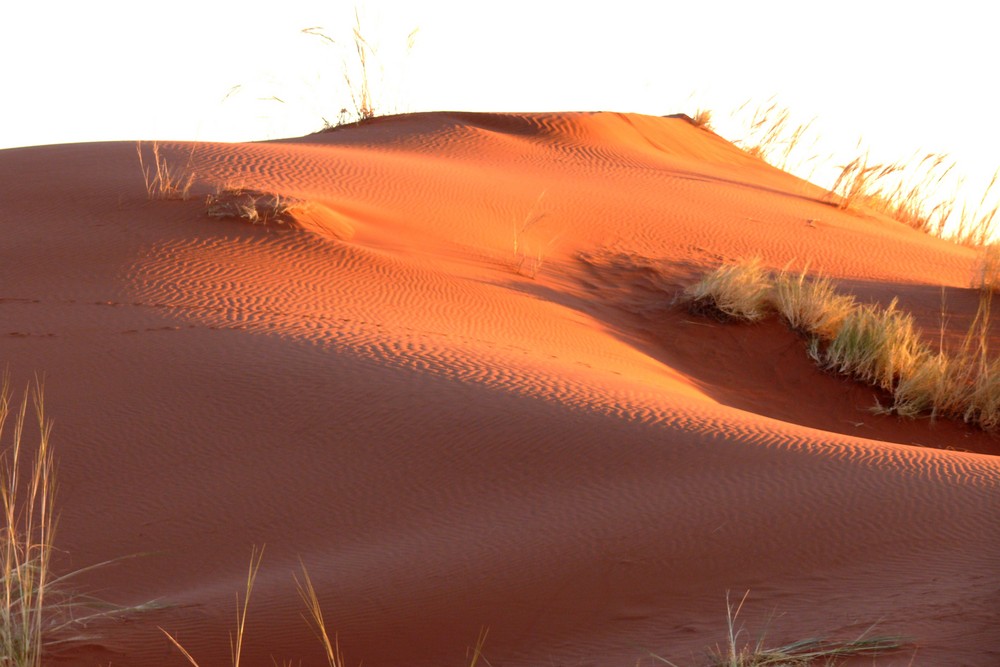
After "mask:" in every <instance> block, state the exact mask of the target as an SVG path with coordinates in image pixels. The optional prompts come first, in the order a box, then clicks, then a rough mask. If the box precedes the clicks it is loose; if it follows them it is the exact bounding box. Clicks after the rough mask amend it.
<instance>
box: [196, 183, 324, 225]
mask: <svg viewBox="0 0 1000 667" xmlns="http://www.w3.org/2000/svg"><path fill="white" fill-rule="evenodd" d="M305 206H306V203H305V202H303V201H301V200H299V199H295V198H293V197H282V196H281V195H277V194H274V193H270V192H261V191H259V190H251V189H247V188H234V187H225V188H222V189H220V190H219V191H218V192H217V193H216V194H214V195H209V196H208V197H207V198H206V200H205V212H206V214H207V215H208V216H209V217H212V218H235V219H242V220H246V221H247V222H250V223H251V224H254V225H270V224H276V225H286V224H288V223H290V222H291V220H292V215H291V214H292V211H294V210H296V209H302V208H304V207H305Z"/></svg>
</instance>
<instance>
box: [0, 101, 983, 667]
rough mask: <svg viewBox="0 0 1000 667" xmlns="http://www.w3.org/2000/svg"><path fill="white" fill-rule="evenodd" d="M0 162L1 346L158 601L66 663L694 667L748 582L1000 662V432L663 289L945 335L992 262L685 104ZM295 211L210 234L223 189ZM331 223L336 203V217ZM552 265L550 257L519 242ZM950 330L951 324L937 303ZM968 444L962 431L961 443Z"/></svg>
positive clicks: (134, 586) (97, 536) (827, 615)
mask: <svg viewBox="0 0 1000 667" xmlns="http://www.w3.org/2000/svg"><path fill="white" fill-rule="evenodd" d="M161 150H162V151H163V154H164V155H165V156H166V157H167V159H168V160H170V161H171V163H172V164H178V165H184V166H185V168H187V169H189V170H191V171H193V172H194V174H195V183H194V186H193V188H192V194H193V196H192V198H191V199H190V200H187V201H171V200H163V201H161V200H156V201H149V200H147V198H146V193H145V191H144V189H143V182H142V177H141V174H140V173H139V169H138V165H137V163H136V159H135V149H134V145H132V144H119V143H103V144H83V145H70V146H48V147H38V148H29V149H13V150H7V151H0V180H3V182H4V183H5V187H4V188H3V189H2V190H0V211H2V212H3V217H2V218H0V224H2V225H3V235H4V243H3V245H2V247H3V256H2V258H0V259H2V261H0V285H2V292H0V321H2V322H3V324H4V326H2V327H0V345H2V348H0V352H2V357H0V358H2V359H3V360H4V361H9V363H10V365H11V369H12V372H13V373H14V375H15V376H16V377H19V378H20V377H29V376H30V375H31V373H33V372H34V371H43V372H44V373H45V374H46V384H47V397H48V409H49V413H50V414H52V415H53V416H54V418H55V420H56V424H57V426H56V431H55V433H54V436H53V442H54V447H55V448H56V451H57V455H58V458H59V462H60V480H61V490H60V496H59V503H60V507H61V509H62V518H61V522H60V538H59V547H60V548H61V549H63V550H64V552H63V555H62V556H61V559H62V563H63V564H65V565H67V566H68V565H74V566H80V565H82V564H86V563H89V562H95V561H100V560H104V559H107V558H111V557H115V556H120V555H123V554H130V553H138V552H154V553H155V554H156V555H154V556H149V557H143V558H139V559H136V560H134V561H130V562H129V563H127V564H121V565H119V566H116V567H114V568H111V569H109V570H106V571H102V572H100V573H97V574H95V575H94V576H93V577H92V578H89V579H88V580H87V582H86V583H87V584H88V585H89V586H91V587H93V588H94V589H97V590H98V591H99V592H100V594H101V595H102V596H103V597H106V598H108V599H111V600H113V601H116V602H121V603H126V604H127V603H136V602H140V601H145V600H149V599H153V598H159V599H162V600H164V601H165V603H166V606H165V607H164V608H162V609H160V610H158V611H155V612H150V613H148V614H145V615H142V616H140V617H136V618H130V619H129V620H128V622H127V623H121V624H110V625H109V626H108V627H103V628H101V630H102V632H101V639H100V640H99V641H96V642H94V643H93V644H91V645H88V646H82V647H81V646H76V647H72V648H70V649H68V650H67V651H66V652H65V653H64V654H63V655H62V656H61V657H60V660H61V661H63V662H65V664H80V665H83V664H96V663H99V664H107V663H108V662H112V664H115V665H153V666H156V665H172V664H180V663H181V662H182V661H183V658H182V657H181V656H180V655H179V654H178V653H176V652H175V650H174V649H172V648H171V646H170V645H169V643H168V642H167V641H166V640H165V638H164V637H163V636H162V634H160V633H159V631H158V630H157V629H156V628H157V626H162V627H164V628H165V629H167V630H169V631H170V632H171V633H173V634H174V636H176V637H177V638H178V640H179V641H181V642H182V643H183V644H184V645H185V646H186V647H187V648H188V649H189V650H190V651H191V652H192V653H193V654H194V655H196V656H197V657H198V658H199V660H202V661H203V662H202V664H223V663H225V662H226V660H227V651H228V644H227V640H226V638H227V636H228V632H229V631H230V629H231V627H232V611H233V609H232V603H233V596H234V594H235V591H237V590H239V589H240V588H241V586H242V585H243V581H241V577H243V576H244V575H245V571H246V561H247V558H248V557H249V553H250V546H251V545H252V544H256V545H263V544H266V545H267V547H266V552H265V558H264V564H263V566H262V569H261V572H260V576H259V579H258V582H257V589H256V591H255V597H254V600H253V602H252V604H251V609H250V613H249V621H248V631H247V632H248V636H247V645H246V647H245V657H246V659H247V660H248V662H253V663H256V662H264V663H267V662H268V661H269V660H271V658H272V657H273V658H275V659H276V660H279V661H281V660H285V659H290V660H294V661H298V660H300V659H301V660H302V661H303V664H314V663H317V662H318V661H319V660H320V650H321V649H320V646H319V644H318V642H316V641H315V638H314V637H312V636H311V632H310V630H309V628H308V626H307V625H306V624H305V623H304V622H303V621H302V619H301V618H300V613H301V609H300V604H301V603H300V602H299V600H298V598H297V595H296V593H295V589H294V584H293V582H292V579H291V573H292V572H293V571H296V570H297V569H298V568H299V559H301V562H302V564H304V565H305V566H306V567H307V568H308V569H309V573H310V576H311V577H312V579H313V581H314V583H315V584H316V586H317V590H318V592H319V596H320V600H321V602H322V604H323V606H324V614H325V616H326V617H327V619H328V622H329V624H330V630H331V632H336V633H337V634H338V636H339V639H340V643H341V646H342V648H343V650H344V653H345V655H346V657H347V660H348V662H349V663H352V662H357V661H362V660H363V661H364V663H365V664H368V665H376V666H377V665H391V664H400V663H403V662H405V663H407V664H418V665H424V664H426V665H431V664H434V665H440V664H467V663H466V657H465V648H466V647H467V646H468V645H470V644H472V643H473V642H474V641H475V638H476V636H477V635H478V632H479V629H480V628H481V627H487V626H488V627H489V628H490V634H489V640H488V642H487V645H486V647H485V653H486V656H487V657H488V658H489V659H490V661H491V663H492V664H497V665H499V664H506V665H536V664H541V663H549V664H569V663H573V664H580V663H587V664H600V665H618V664H621V665H625V664H628V665H634V664H636V660H638V659H639V658H641V657H642V656H643V655H645V653H644V651H653V652H656V653H657V654H659V655H662V656H664V657H666V658H668V659H670V660H672V661H674V662H678V663H679V664H697V662H698V660H699V659H700V656H701V655H703V651H704V649H705V648H706V647H708V646H712V645H714V644H716V643H717V642H719V641H721V640H722V637H723V634H724V628H725V595H726V591H727V590H731V591H734V592H740V593H742V591H744V590H750V591H751V595H750V603H749V604H748V605H747V611H746V615H745V620H746V622H747V624H748V629H749V630H750V631H751V632H757V631H762V630H763V628H764V625H765V622H766V619H767V616H768V615H769V614H772V613H777V614H783V615H781V616H779V617H777V619H776V620H774V621H772V623H771V624H770V627H769V629H768V632H769V636H774V638H775V640H776V641H782V640H789V641H791V640H795V639H799V638H802V637H804V636H814V635H816V634H817V633H833V634H835V635H839V636H841V637H845V636H850V635H852V634H854V635H855V636H856V635H857V634H859V633H860V632H861V631H863V630H864V629H865V628H866V627H867V626H868V625H870V624H871V623H872V622H876V621H878V622H879V630H880V631H882V632H884V633H887V634H900V635H906V636H909V637H912V638H913V640H914V645H913V647H911V648H910V649H909V650H908V651H906V652H903V653H901V654H899V655H896V656H890V657H887V658H886V659H885V660H884V661H883V660H880V661H879V662H878V664H914V665H937V664H968V665H991V664H995V662H996V660H997V658H998V656H1000V636H998V635H997V633H996V631H995V629H994V626H995V617H996V611H997V604H998V602H997V600H996V595H995V585H994V584H993V582H994V581H995V580H996V577H997V574H998V569H1000V568H998V565H1000V563H998V561H997V557H996V556H995V553H996V552H997V549H996V547H997V545H998V543H1000V529H998V528H997V527H996V521H995V517H996V514H997V512H996V510H997V500H996V499H997V486H998V484H1000V481H998V480H1000V477H998V475H997V472H998V464H997V460H998V459H997V458H996V453H997V451H998V450H997V445H996V442H995V440H994V438H993V437H992V436H989V435H987V434H984V433H982V432H979V431H976V430H975V429H971V428H968V427H965V426H964V425H961V424H952V423H943V422H938V423H934V424H930V423H928V422H924V421H918V422H906V421H900V420H898V419H896V418H894V417H886V416H877V415H872V414H870V413H869V412H867V407H868V406H870V405H871V404H872V398H873V397H872V393H871V390H870V389H867V388H863V387H860V386H858V385H855V384H851V383H849V382H846V381H844V380H842V379H839V378H834V377H832V376H827V375H823V374H822V373H820V372H818V371H817V370H816V369H815V368H813V367H812V366H811V365H810V364H809V362H808V360H807V359H805V358H804V352H803V350H802V342H801V341H799V340H798V339H796V337H795V335H794V334H793V333H791V332H788V331H785V330H784V329H782V328H781V327H779V326H777V325H774V324H773V323H772V324H762V325H760V326H753V327H741V326H734V327H727V326H725V325H721V324H717V323H711V322H697V321H695V319H694V318H693V316H691V315H689V314H688V313H686V312H685V311H684V310H683V308H681V307H679V306H677V305H676V304H673V303H672V299H673V297H674V295H675V294H676V293H677V292H678V291H679V290H680V289H681V288H682V287H683V286H684V285H685V284H688V283H689V282H691V281H692V280H693V279H694V278H695V277H697V276H698V275H699V274H700V273H701V272H703V271H705V270H707V269H708V268H712V267H714V266H716V265H717V264H718V263H719V262H720V261H724V260H732V259H738V258H741V257H747V256H760V257H761V258H762V261H763V262H764V263H765V265H767V266H770V267H772V268H780V267H783V266H785V265H786V264H789V263H790V264H791V266H792V268H802V267H804V266H805V265H806V264H807V263H808V265H809V266H810V267H811V268H812V269H814V270H818V271H822V272H823V273H824V274H825V275H828V276H831V277H833V278H834V279H835V280H838V281H840V283H841V285H843V286H846V288H847V289H849V290H850V291H852V292H853V293H855V294H856V295H857V296H858V297H859V299H871V300H878V301H881V302H883V303H884V302H887V301H888V300H889V299H891V298H892V296H896V295H898V296H899V297H900V302H901V305H902V307H904V308H907V309H909V310H911V311H913V312H914V313H915V315H916V316H917V318H918V321H919V322H921V323H922V326H924V327H925V328H926V329H928V330H929V331H935V329H934V326H936V320H937V319H938V317H939V314H940V309H941V293H940V289H941V288H940V286H945V288H946V290H947V295H948V299H947V303H948V307H949V309H950V310H951V312H953V319H952V320H951V321H954V322H956V324H955V326H956V328H957V327H958V326H959V325H960V323H961V322H962V321H964V319H963V318H965V319H967V318H969V317H971V314H972V313H973V312H974V299H973V298H972V295H971V292H970V290H968V284H969V279H970V277H971V275H972V272H973V266H974V262H975V253H974V252H973V251H972V250H970V249H968V248H964V247H959V246H955V245H951V244H948V243H946V242H944V241H941V240H939V239H935V238H932V237H929V236H925V235H922V234H919V233H917V232H915V231H913V230H911V229H909V228H906V227H904V226H902V225H900V224H898V223H893V222H891V221H887V220H885V219H878V218H874V217H862V216H858V215H855V214H851V213H847V212H844V211H841V210H839V209H836V208H834V207H832V206H830V205H828V204H826V203H824V201H823V195H824V193H823V192H822V191H820V190H819V189H817V188H815V187H814V186H812V185H810V184H807V183H804V182H802V181H800V180H798V179H795V178H794V177H791V176H789V175H787V174H784V173H782V172H779V171H778V170H776V169H774V168H772V167H770V166H768V165H766V164H764V163H762V162H760V161H758V160H756V159H754V158H751V157H750V156H748V155H746V154H745V153H743V152H742V151H740V150H739V149H737V148H735V147H733V146H731V145H729V144H728V143H727V142H725V141H723V140H722V139H720V138H719V137H717V136H715V135H714V134H712V133H710V132H707V131H705V130H702V129H700V128H697V127H695V126H693V125H692V124H690V123H689V122H688V121H686V120H684V119H683V118H653V117H645V116H636V115H628V114H612V113H561V114H470V113H428V114H409V115H405V116H396V117H387V118H377V119H373V120H371V121H368V122H365V123H362V124H359V125H356V126H351V127H343V128H339V129H337V130H335V131H332V132H328V133H323V134H317V135H310V136H307V137H301V138H296V139H289V140H281V141H273V142H265V143H253V144H199V143H163V144H161ZM232 186H238V187H245V188H251V189H254V190H259V191H262V192H269V193H274V194H277V195H280V196H286V197H293V198H295V199H297V200H301V201H303V202H305V203H306V204H307V206H310V205H311V206H313V207H314V208H313V209H312V210H313V211H318V214H317V215H316V216H315V217H314V218H312V219H309V220H300V221H299V223H300V224H297V225H294V227H295V228H290V229H281V228H276V227H275V226H263V225H253V224H249V223H247V222H246V221H242V220H228V219H212V218H209V217H208V216H207V215H206V213H205V204H204V197H205V196H206V195H207V194H211V193H214V192H216V191H217V190H218V189H220V188H224V187H232ZM306 210H309V209H308V208H307V209H306ZM525 258H529V259H530V260H531V262H532V263H531V265H530V269H531V270H530V271H529V270H527V269H526V267H525V264H524V259H525ZM949 326H951V325H950V324H949ZM957 450H967V451H957Z"/></svg>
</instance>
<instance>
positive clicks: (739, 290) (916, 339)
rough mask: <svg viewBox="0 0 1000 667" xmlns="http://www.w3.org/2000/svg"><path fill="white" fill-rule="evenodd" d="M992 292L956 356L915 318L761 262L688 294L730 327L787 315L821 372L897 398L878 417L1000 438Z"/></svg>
mask: <svg viewBox="0 0 1000 667" xmlns="http://www.w3.org/2000/svg"><path fill="white" fill-rule="evenodd" d="M992 294H993V292H992V290H991V289H981V290H980V291H979V295H980V299H979V305H978V308H977V312H976V315H975V317H974V319H973V321H972V323H971V324H970V326H969V328H968V330H967V331H966V333H965V336H964V339H963V342H962V344H961V345H960V346H958V349H957V350H954V351H951V352H948V351H946V350H945V349H944V348H943V345H939V349H938V350H934V349H933V348H932V347H931V346H930V345H928V343H927V341H926V339H925V336H924V335H923V333H922V332H921V331H920V330H919V329H918V328H917V327H916V325H915V323H914V320H913V317H912V316H911V315H910V314H908V313H905V312H903V311H901V310H900V309H899V308H898V302H897V300H896V299H893V300H892V301H891V302H890V303H889V304H888V305H887V306H885V307H880V306H877V305H875V304H858V303H856V301H855V300H854V298H853V297H851V296H847V295H842V294H838V293H837V292H836V291H835V289H834V287H833V284H832V282H831V281H830V280H829V279H827V278H822V277H815V278H807V277H806V274H805V272H803V273H801V274H798V275H793V274H789V273H788V272H786V271H780V272H777V273H776V274H772V273H770V272H768V271H767V270H765V269H764V268H763V267H762V265H761V263H760V261H759V260H757V259H754V260H749V261H743V262H739V263H735V264H728V265H722V266H720V267H719V268H718V269H716V270H715V271H712V272H710V273H708V274H706V275H705V276H704V277H702V279H701V280H699V281H698V282H697V283H696V284H694V285H692V286H690V287H688V288H687V289H686V290H685V291H684V293H683V295H682V298H683V300H685V301H686V302H687V303H688V305H689V308H690V309H691V310H692V311H694V312H698V313H702V314H709V315H711V314H716V315H718V316H720V317H721V318H722V319H731V320H742V321H749V322H753V321H757V320H760V319H761V318H762V317H764V316H766V315H767V314H770V313H777V314H779V315H780V316H781V317H782V318H783V319H784V320H785V321H786V323H788V325H789V326H790V327H791V328H793V329H795V330H797V331H799V332H801V333H803V334H804V335H806V336H808V337H809V338H810V340H809V347H808V350H809V355H810V356H811V357H812V358H813V360H814V361H816V363H817V364H818V365H820V366H821V367H822V368H824V369H827V370H831V371H833V372H836V373H840V374H844V375H849V376H851V377H853V378H855V379H858V380H861V381H863V382H867V383H869V384H871V385H874V386H877V387H879V388H881V389H883V390H885V391H886V392H888V393H889V394H890V395H891V396H892V402H891V404H889V405H887V406H883V405H877V406H876V407H875V408H874V409H875V410H876V411H879V412H886V413H894V414H897V415H900V416H904V417H919V416H929V417H931V418H932V419H933V418H937V417H948V418H953V419H961V420H964V421H965V422H967V423H970V424H975V425H977V426H979V427H980V428H983V429H985V430H995V429H997V428H1000V359H997V358H993V357H992V356H991V354H990V350H989V327H990V317H991V310H992Z"/></svg>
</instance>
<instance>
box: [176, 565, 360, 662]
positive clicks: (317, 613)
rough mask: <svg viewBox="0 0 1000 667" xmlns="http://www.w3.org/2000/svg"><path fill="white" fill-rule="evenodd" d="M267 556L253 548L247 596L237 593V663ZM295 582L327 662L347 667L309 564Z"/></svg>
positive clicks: (232, 642)
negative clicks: (326, 619) (325, 617)
mask: <svg viewBox="0 0 1000 667" xmlns="http://www.w3.org/2000/svg"><path fill="white" fill-rule="evenodd" d="M263 557H264V549H263V548H262V549H261V550H260V551H257V549H256V548H254V549H252V550H251V552H250V567H249V570H248V572H247V583H246V589H245V591H244V593H243V600H242V601H241V600H240V596H239V595H237V596H236V634H235V636H230V638H229V649H230V657H231V659H232V665H233V667H240V660H241V659H242V653H243V639H244V631H245V629H246V622H247V609H248V607H249V606H250V595H251V593H253V586H254V582H255V581H256V580H257V572H258V571H259V570H260V563H261V560H262V559H263ZM295 583H296V586H297V588H298V591H299V597H301V598H302V601H303V602H304V603H305V605H306V609H307V610H308V611H309V617H308V618H306V621H307V622H308V623H309V625H310V626H311V627H312V629H313V630H314V631H315V632H316V636H317V637H319V639H320V641H321V642H322V644H323V651H324V654H325V656H326V660H327V664H328V665H329V667H344V657H343V655H342V654H341V652H340V646H339V645H338V644H337V640H336V638H334V639H333V640H331V639H330V635H329V634H328V633H327V630H326V624H325V623H324V622H323V610H322V609H321V607H320V603H319V596H318V595H316V589H315V588H314V587H313V584H312V580H311V579H310V578H309V573H308V572H307V571H306V566H305V565H302V582H299V580H298V578H297V577H296V578H295ZM160 632H162V633H163V634H164V635H166V636H167V639H169V640H170V643H172V644H173V645H174V646H175V647H176V648H177V650H178V651H180V652H181V654H182V655H183V656H184V657H185V658H187V660H188V662H190V663H191V664H192V665H193V666H194V667H199V664H198V661H197V660H195V659H194V657H193V656H192V655H191V654H190V653H189V652H188V650H187V649H185V648H184V646H183V645H182V644H181V643H180V642H179V641H178V640H177V639H176V638H175V637H174V636H173V635H171V634H170V633H169V632H167V631H166V630H164V629H163V628H160Z"/></svg>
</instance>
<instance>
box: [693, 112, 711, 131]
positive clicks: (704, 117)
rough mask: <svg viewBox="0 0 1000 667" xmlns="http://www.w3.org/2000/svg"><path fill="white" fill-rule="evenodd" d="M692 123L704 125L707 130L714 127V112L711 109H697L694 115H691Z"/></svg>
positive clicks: (699, 125) (696, 125)
mask: <svg viewBox="0 0 1000 667" xmlns="http://www.w3.org/2000/svg"><path fill="white" fill-rule="evenodd" d="M690 119H691V123H692V124H693V125H694V126H695V127H703V128H705V129H706V130H711V129H712V112H711V110H709V109H697V110H696V111H695V112H694V115H693V116H690Z"/></svg>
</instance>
